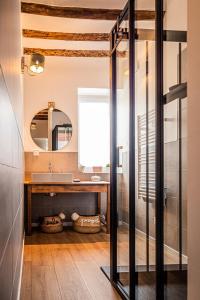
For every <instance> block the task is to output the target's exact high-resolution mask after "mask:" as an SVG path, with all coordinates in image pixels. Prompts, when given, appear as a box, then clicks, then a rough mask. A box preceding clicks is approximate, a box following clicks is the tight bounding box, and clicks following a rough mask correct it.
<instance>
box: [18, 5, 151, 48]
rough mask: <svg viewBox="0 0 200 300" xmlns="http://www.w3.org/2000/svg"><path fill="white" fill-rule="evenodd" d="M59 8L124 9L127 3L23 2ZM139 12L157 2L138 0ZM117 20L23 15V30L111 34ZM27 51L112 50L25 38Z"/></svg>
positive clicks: (106, 44) (103, 44) (101, 44)
mask: <svg viewBox="0 0 200 300" xmlns="http://www.w3.org/2000/svg"><path fill="white" fill-rule="evenodd" d="M23 1H24V2H30V3H32V2H33V3H42V4H46V5H56V6H66V7H67V6H74V7H87V8H107V9H114V8H115V9H123V7H124V6H125V4H126V2H127V0H23ZM138 3H140V6H139V7H138V9H154V7H153V5H152V4H153V3H154V0H138ZM114 23H115V21H106V20H87V19H72V18H59V17H49V16H41V15H34V14H26V13H22V27H23V29H31V30H40V31H52V32H55V31H56V32H65V33H109V32H110V31H111V29H112V27H113V25H114ZM23 46H24V47H27V48H47V49H67V50H109V48H110V46H109V42H88V41H84V42H83V41H81V42H79V41H75V42H74V41H73V42H72V41H60V40H48V39H36V38H23Z"/></svg>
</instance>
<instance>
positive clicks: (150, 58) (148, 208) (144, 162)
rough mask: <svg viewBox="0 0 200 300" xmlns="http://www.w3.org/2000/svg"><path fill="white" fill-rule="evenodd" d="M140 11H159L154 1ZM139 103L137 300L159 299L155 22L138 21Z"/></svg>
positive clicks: (138, 6)
mask: <svg viewBox="0 0 200 300" xmlns="http://www.w3.org/2000/svg"><path fill="white" fill-rule="evenodd" d="M135 9H136V10H153V11H155V2H154V1H143V0H137V1H136V7H135ZM136 30H137V33H138V38H137V40H136V41H135V51H136V53H135V101H136V116H135V121H136V128H137V129H136V182H135V185H136V215H135V218H136V272H137V275H138V287H137V289H136V299H138V300H139V299H140V300H147V299H148V300H151V299H152V300H153V299H155V297H156V295H155V254H156V251H155V21H149V20H146V21H137V22H136Z"/></svg>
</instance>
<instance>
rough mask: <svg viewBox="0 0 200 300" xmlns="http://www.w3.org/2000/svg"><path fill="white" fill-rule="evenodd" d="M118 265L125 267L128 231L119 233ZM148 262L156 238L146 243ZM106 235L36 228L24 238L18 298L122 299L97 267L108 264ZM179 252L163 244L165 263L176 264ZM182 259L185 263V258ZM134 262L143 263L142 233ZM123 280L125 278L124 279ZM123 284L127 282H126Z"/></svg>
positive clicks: (122, 229) (152, 254) (139, 236)
mask: <svg viewBox="0 0 200 300" xmlns="http://www.w3.org/2000/svg"><path fill="white" fill-rule="evenodd" d="M118 233H119V234H118V265H119V266H122V267H123V266H128V265H129V257H128V249H129V245H128V231H127V229H126V228H125V227H121V228H120V230H119V232H118ZM149 250H150V251H149V252H150V264H151V265H154V264H155V241H153V240H152V239H150V242H149ZM109 255H110V253H109V235H107V234H105V233H104V232H101V233H99V234H79V233H76V232H74V231H72V230H71V229H69V228H68V229H66V230H65V231H63V232H62V233H59V234H44V233H41V232H39V231H35V232H33V235H32V236H30V237H26V241H25V248H24V270H23V278H22V291H21V300H79V299H80V300H82V299H83V300H90V299H95V300H105V299H106V300H110V299H121V298H120V296H119V295H118V294H117V293H116V291H115V290H114V289H113V288H112V286H111V284H110V282H109V281H108V279H107V278H106V277H105V275H104V274H103V273H102V271H101V270H100V267H101V266H109ZM178 259H179V256H178V253H177V252H175V251H172V249H170V248H168V247H165V263H166V264H177V263H178ZM183 262H184V263H187V261H186V259H185V257H183ZM136 263H137V265H145V264H146V241H145V236H144V235H142V234H139V233H137V235H136ZM125 281H126V280H125ZM125 285H126V284H125Z"/></svg>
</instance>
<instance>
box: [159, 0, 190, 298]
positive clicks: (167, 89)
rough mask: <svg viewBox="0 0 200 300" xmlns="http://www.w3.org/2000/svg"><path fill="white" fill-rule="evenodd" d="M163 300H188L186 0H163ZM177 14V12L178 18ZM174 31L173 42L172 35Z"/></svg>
mask: <svg viewBox="0 0 200 300" xmlns="http://www.w3.org/2000/svg"><path fill="white" fill-rule="evenodd" d="M164 7H165V14H164V30H166V31H167V34H166V38H167V41H165V42H164V61H163V63H164V82H163V85H164V94H165V96H166V97H165V99H166V101H167V104H165V106H164V183H165V203H164V264H165V265H164V269H165V272H166V275H167V276H166V278H167V280H166V287H165V299H174V300H179V299H181V300H184V299H187V247H186V244H187V241H186V236H187V231H186V224H187V217H186V216H187V211H186V207H187V199H186V188H187V180H186V177H187V159H186V143H187V120H186V115H187V98H186V97H187V89H186V81H187V76H186V56H187V44H186V42H185V41H183V40H181V39H182V36H183V31H185V32H186V30H187V0H183V1H181V5H180V1H179V0H174V1H170V0H165V1H164ZM177 11H179V13H178V15H177V13H176V12H177ZM172 32H173V40H172V38H171V37H172V35H171V33H172Z"/></svg>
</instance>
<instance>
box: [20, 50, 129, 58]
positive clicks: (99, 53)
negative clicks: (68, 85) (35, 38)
mask: <svg viewBox="0 0 200 300" xmlns="http://www.w3.org/2000/svg"><path fill="white" fill-rule="evenodd" d="M33 53H40V54H42V55H44V56H63V57H99V58H101V57H102V58H103V57H110V55H111V53H110V51H109V50H66V49H41V48H24V54H25V55H31V54H33ZM126 54H127V52H126V51H119V52H117V56H118V57H126Z"/></svg>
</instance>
